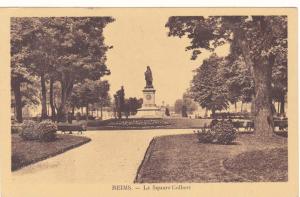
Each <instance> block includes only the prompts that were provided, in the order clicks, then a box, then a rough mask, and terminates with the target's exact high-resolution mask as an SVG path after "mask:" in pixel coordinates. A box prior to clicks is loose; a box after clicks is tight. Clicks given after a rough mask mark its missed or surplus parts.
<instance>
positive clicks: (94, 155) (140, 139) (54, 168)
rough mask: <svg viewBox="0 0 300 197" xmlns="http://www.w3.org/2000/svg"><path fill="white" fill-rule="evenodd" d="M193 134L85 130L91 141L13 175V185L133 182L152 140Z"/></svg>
mask: <svg viewBox="0 0 300 197" xmlns="http://www.w3.org/2000/svg"><path fill="white" fill-rule="evenodd" d="M192 132H193V130H191V129H180V130H177V129H163V130H143V131H138V130H132V131H129V130H128V131H124V130H123V131H87V132H85V133H84V134H83V135H84V136H87V137H89V138H91V139H92V141H91V142H89V143H88V144H85V145H83V146H80V147H78V148H75V149H72V150H70V151H67V152H65V153H63V154H61V155H58V156H55V157H52V158H49V159H47V160H44V161H41V162H38V163H36V164H33V165H30V166H27V167H25V168H22V169H21V170H18V171H16V172H13V182H14V183H16V184H18V183H24V182H32V183H33V182H37V183H43V182H44V183H66V182H67V183H116V182H118V183H133V181H134V178H135V175H136V172H137V169H138V167H139V165H140V163H141V161H142V159H143V157H144V154H145V152H146V149H147V147H148V145H149V143H150V141H151V139H152V138H153V137H155V136H162V135H173V134H184V133H192ZM76 135H77V134H76Z"/></svg>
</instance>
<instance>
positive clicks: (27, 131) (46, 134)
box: [20, 120, 57, 141]
mask: <svg viewBox="0 0 300 197" xmlns="http://www.w3.org/2000/svg"><path fill="white" fill-rule="evenodd" d="M56 131H57V126H56V124H55V123H53V122H51V121H49V120H45V121H42V122H40V123H37V122H35V121H32V120H25V121H24V122H23V124H22V132H21V133H20V136H21V137H22V138H23V139H24V140H40V141H52V140H55V137H56Z"/></svg>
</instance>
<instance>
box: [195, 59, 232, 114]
mask: <svg viewBox="0 0 300 197" xmlns="http://www.w3.org/2000/svg"><path fill="white" fill-rule="evenodd" d="M224 65H225V60H224V58H220V57H218V56H217V55H216V54H213V55H212V56H210V57H209V58H208V59H206V60H204V61H203V63H202V65H201V66H200V67H199V68H197V69H196V70H195V73H196V74H195V75H194V77H193V80H192V83H191V88H190V95H191V97H192V98H193V99H194V100H195V101H197V102H198V103H199V104H200V106H201V107H202V108H206V109H208V110H211V111H212V115H214V114H215V112H216V110H223V109H227V108H228V104H229V103H228V99H227V95H228V92H227V87H226V84H225V79H224V78H223V76H222V74H221V72H219V71H220V68H221V67H224Z"/></svg>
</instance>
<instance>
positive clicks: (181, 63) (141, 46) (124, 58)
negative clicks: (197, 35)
mask: <svg viewBox="0 0 300 197" xmlns="http://www.w3.org/2000/svg"><path fill="white" fill-rule="evenodd" d="M113 17H114V18H115V21H114V22H113V23H110V24H108V26H107V27H106V28H105V30H104V36H105V44H107V45H113V48H112V49H110V50H109V51H108V52H107V62H106V64H107V66H108V68H109V69H110V70H111V75H110V76H107V77H105V79H107V80H108V81H109V82H110V84H111V89H110V94H111V95H113V94H114V93H115V92H116V91H117V90H118V89H119V88H120V87H121V86H124V89H125V97H126V98H128V97H137V98H142V97H143V94H142V89H143V88H144V87H145V83H146V82H145V79H144V72H145V70H146V67H147V66H150V67H151V70H152V75H153V85H154V88H155V89H156V95H155V97H156V104H157V105H161V104H162V102H164V103H165V104H169V105H173V104H174V103H175V101H176V99H179V98H182V94H183V93H184V92H185V91H186V89H187V88H188V87H189V84H190V81H191V80H192V77H193V72H192V71H193V70H194V69H196V68H197V67H198V66H200V65H201V63H202V61H203V59H206V58H208V57H209V55H210V54H209V53H208V52H204V53H202V54H201V55H199V57H198V58H197V60H191V59H190V58H191V51H185V47H186V46H188V45H189V40H188V39H187V38H178V37H168V36H167V32H168V29H167V28H165V24H166V22H167V21H168V17H169V16H168V15H165V14H164V13H163V12H157V13H154V14H153V13H152V14H151V15H150V14H145V13H143V12H142V10H141V11H136V12H129V13H125V14H122V15H116V16H113ZM216 52H217V54H218V55H220V56H224V55H226V54H227V53H228V45H225V46H223V47H220V48H219V49H217V51H216Z"/></svg>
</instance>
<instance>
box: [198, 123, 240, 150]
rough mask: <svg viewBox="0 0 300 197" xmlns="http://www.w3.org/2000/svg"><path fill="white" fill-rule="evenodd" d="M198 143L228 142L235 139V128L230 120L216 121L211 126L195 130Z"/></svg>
mask: <svg viewBox="0 0 300 197" xmlns="http://www.w3.org/2000/svg"><path fill="white" fill-rule="evenodd" d="M195 133H196V134H197V137H198V140H199V142H200V143H217V144H230V143H232V142H233V141H234V140H235V139H236V134H237V133H236V129H235V128H234V126H233V124H232V123H231V122H230V121H225V120H222V121H218V122H216V123H215V124H214V125H212V126H211V128H204V129H202V130H198V131H196V132H195Z"/></svg>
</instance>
